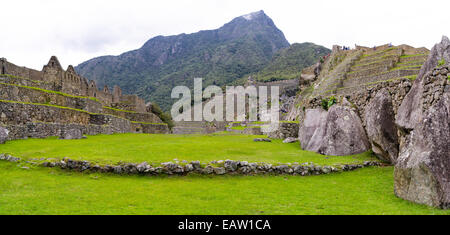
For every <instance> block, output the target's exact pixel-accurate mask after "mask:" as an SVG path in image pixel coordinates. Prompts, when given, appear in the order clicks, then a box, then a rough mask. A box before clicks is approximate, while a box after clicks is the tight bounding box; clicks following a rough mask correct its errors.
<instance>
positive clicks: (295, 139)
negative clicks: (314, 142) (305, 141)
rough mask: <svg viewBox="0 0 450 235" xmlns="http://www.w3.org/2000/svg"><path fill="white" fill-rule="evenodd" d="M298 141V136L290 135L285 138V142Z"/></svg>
mask: <svg viewBox="0 0 450 235" xmlns="http://www.w3.org/2000/svg"><path fill="white" fill-rule="evenodd" d="M297 141H298V138H294V137H288V138H286V139H285V140H283V143H285V144H290V143H295V142H297Z"/></svg>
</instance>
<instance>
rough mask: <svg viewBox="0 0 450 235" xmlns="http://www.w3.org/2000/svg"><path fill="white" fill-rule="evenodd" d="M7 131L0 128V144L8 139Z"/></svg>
mask: <svg viewBox="0 0 450 235" xmlns="http://www.w3.org/2000/svg"><path fill="white" fill-rule="evenodd" d="M8 135H9V131H8V130H7V129H6V128H3V127H0V144H4V143H5V142H6V140H7V139H8Z"/></svg>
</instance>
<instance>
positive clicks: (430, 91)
mask: <svg viewBox="0 0 450 235" xmlns="http://www.w3.org/2000/svg"><path fill="white" fill-rule="evenodd" d="M449 55H450V42H449V40H448V38H446V37H444V38H443V39H442V42H441V43H439V44H437V45H436V46H434V47H433V49H432V51H431V55H430V57H429V58H428V60H427V62H426V63H425V64H424V66H423V67H422V69H421V72H420V74H419V76H418V78H417V80H416V81H415V82H414V85H413V87H412V89H411V91H410V92H409V93H408V95H407V96H406V97H405V100H404V101H403V103H402V105H401V106H400V109H399V111H398V115H397V120H396V123H397V125H398V126H399V128H400V130H401V132H399V133H400V134H401V143H400V154H399V157H398V159H397V164H396V166H395V174H394V183H395V194H396V195H397V196H398V197H401V198H404V199H406V200H410V201H413V202H416V203H420V204H426V205H429V206H434V207H439V208H444V209H448V208H450V145H449V143H450V86H449V78H450V68H449V62H450V58H449ZM442 64H444V65H442Z"/></svg>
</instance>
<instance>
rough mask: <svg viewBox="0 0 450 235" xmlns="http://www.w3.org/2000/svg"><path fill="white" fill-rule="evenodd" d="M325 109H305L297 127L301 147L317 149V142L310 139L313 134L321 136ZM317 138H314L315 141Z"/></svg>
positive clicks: (325, 113)
mask: <svg viewBox="0 0 450 235" xmlns="http://www.w3.org/2000/svg"><path fill="white" fill-rule="evenodd" d="M327 115H328V113H327V111H325V110H323V109H307V110H306V111H305V119H304V121H303V123H302V125H301V126H300V128H299V134H298V137H299V141H300V144H301V147H302V149H304V150H311V151H314V149H316V151H318V147H317V146H318V145H320V142H319V143H314V142H312V141H311V139H312V137H313V136H323V133H322V132H323V131H324V129H323V127H322V126H323V125H324V123H325V122H326V119H327ZM317 140H318V138H316V141H317Z"/></svg>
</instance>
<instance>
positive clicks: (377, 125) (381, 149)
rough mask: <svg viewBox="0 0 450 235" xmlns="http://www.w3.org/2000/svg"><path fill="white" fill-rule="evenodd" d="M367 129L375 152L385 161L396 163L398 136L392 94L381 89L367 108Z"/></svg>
mask: <svg viewBox="0 0 450 235" xmlns="http://www.w3.org/2000/svg"><path fill="white" fill-rule="evenodd" d="M364 116H365V121H366V131H367V136H368V138H369V141H370V143H371V145H372V150H373V152H374V153H375V154H376V155H377V157H378V158H379V159H381V160H383V161H385V162H389V163H395V162H396V160H397V157H398V145H399V143H398V137H397V127H396V125H395V116H394V111H393V107H392V99H391V95H390V94H389V92H388V91H387V89H382V90H380V91H379V92H378V93H377V95H376V96H375V97H374V98H373V99H372V100H371V101H370V103H369V104H368V105H367V107H366V110H365V114H364Z"/></svg>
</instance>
